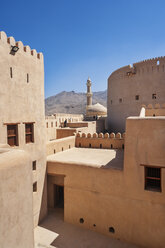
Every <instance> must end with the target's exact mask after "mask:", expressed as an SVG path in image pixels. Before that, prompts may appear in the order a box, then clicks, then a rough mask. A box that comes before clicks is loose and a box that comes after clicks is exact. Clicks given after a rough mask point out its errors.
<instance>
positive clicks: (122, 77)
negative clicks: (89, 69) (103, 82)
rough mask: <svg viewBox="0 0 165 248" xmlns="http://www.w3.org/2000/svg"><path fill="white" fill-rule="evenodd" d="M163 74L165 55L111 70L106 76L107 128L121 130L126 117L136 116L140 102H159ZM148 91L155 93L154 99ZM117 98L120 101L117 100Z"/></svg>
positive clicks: (164, 99)
mask: <svg viewBox="0 0 165 248" xmlns="http://www.w3.org/2000/svg"><path fill="white" fill-rule="evenodd" d="M158 61H159V62H158ZM157 63H159V65H157ZM164 75H165V57H159V58H155V59H149V60H145V61H142V62H139V63H135V64H133V66H132V67H131V66H125V67H122V68H120V69H118V70H116V71H114V72H113V73H112V74H111V75H110V77H109V78H108V99H107V110H108V112H107V113H108V118H107V129H108V130H109V131H111V132H124V131H125V122H126V118H127V117H129V116H138V115H139V113H140V109H141V105H142V104H145V105H148V104H156V103H159V104H163V103H164V102H165V87H164ZM128 89H129V90H128ZM152 94H156V99H152ZM136 95H139V100H136V99H135V96H136ZM120 98H121V99H122V102H119V99H120Z"/></svg>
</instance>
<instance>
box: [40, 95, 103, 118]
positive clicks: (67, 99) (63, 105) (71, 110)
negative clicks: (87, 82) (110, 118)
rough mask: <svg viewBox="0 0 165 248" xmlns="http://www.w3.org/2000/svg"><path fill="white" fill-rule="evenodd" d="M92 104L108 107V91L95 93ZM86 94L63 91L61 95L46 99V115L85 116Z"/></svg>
mask: <svg viewBox="0 0 165 248" xmlns="http://www.w3.org/2000/svg"><path fill="white" fill-rule="evenodd" d="M92 103H93V104H95V103H100V104H102V105H103V106H105V107H106V105H107V91H106V90H105V91H98V92H93V96H92ZM85 111H86V94H85V93H76V92H75V91H69V92H68V91H62V92H60V93H59V94H56V95H54V96H50V97H48V98H46V99H45V113H46V115H51V114H54V113H68V114H85Z"/></svg>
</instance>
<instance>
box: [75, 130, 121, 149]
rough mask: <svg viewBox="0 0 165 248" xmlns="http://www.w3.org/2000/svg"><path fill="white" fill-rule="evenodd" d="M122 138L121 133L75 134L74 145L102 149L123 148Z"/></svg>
mask: <svg viewBox="0 0 165 248" xmlns="http://www.w3.org/2000/svg"><path fill="white" fill-rule="evenodd" d="M124 138H125V134H124V133H123V134H122V135H121V133H117V134H114V133H111V134H109V133H105V134H103V133H100V134H97V133H94V134H91V133H88V134H85V133H83V134H80V133H78V134H77V135H76V147H83V148H102V149H123V148H124Z"/></svg>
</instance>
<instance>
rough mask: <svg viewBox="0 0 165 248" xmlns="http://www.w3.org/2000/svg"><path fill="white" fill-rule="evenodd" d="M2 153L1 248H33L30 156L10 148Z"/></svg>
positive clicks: (0, 190) (0, 164) (2, 150)
mask: <svg viewBox="0 0 165 248" xmlns="http://www.w3.org/2000/svg"><path fill="white" fill-rule="evenodd" d="M0 153H1V156H0V202H1V204H0V247H1V248H7V247H12V248H33V247H34V246H33V245H34V237H33V199H32V172H31V160H30V157H29V156H28V155H27V153H25V152H23V151H20V150H11V149H8V148H1V149H0Z"/></svg>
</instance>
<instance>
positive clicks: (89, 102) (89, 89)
mask: <svg viewBox="0 0 165 248" xmlns="http://www.w3.org/2000/svg"><path fill="white" fill-rule="evenodd" d="M91 85H92V83H91V80H90V78H89V77H88V80H87V93H86V96H87V107H88V106H89V105H92V95H93V94H92V91H91Z"/></svg>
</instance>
